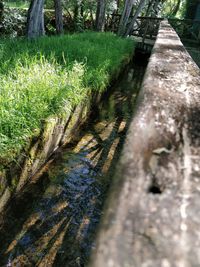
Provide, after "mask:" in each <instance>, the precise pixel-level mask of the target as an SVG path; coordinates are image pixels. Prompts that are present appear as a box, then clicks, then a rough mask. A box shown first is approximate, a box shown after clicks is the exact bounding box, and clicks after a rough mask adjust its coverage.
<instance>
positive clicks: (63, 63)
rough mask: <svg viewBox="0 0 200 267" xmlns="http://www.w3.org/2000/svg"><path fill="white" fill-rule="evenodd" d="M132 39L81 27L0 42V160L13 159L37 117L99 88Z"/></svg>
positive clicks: (59, 110) (34, 127)
mask: <svg viewBox="0 0 200 267" xmlns="http://www.w3.org/2000/svg"><path fill="white" fill-rule="evenodd" d="M132 52H133V41H132V40H128V39H126V40H125V39H121V38H119V37H117V36H115V35H114V34H111V33H94V32H86V33H81V34H73V35H63V36H60V37H43V38H40V39H37V40H34V41H27V40H25V39H13V40H8V39H4V40H1V41H0V160H1V161H3V160H4V159H5V158H6V159H11V158H14V157H15V156H16V155H17V153H19V152H20V150H21V149H22V148H23V146H24V145H25V144H26V143H27V141H28V140H29V139H30V138H31V137H32V136H33V135H34V133H35V132H37V131H38V129H40V128H41V123H42V121H43V120H45V119H47V118H48V117H49V116H51V115H53V114H55V113H56V114H61V113H62V111H63V108H65V109H67V112H70V111H71V109H72V108H73V107H74V106H75V105H77V104H79V103H80V102H81V101H83V99H84V98H85V97H86V96H87V95H88V94H89V93H92V92H95V91H103V90H105V88H106V87H107V86H108V84H109V82H110V80H111V78H112V77H113V75H115V73H116V72H117V71H119V68H120V67H121V64H122V61H123V60H125V59H126V58H128V57H130V54H131V53H132Z"/></svg>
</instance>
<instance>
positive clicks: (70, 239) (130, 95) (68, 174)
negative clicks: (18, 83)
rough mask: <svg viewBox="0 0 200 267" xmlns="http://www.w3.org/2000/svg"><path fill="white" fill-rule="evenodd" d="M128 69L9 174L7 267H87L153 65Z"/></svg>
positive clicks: (4, 201) (0, 257) (3, 257)
mask: <svg viewBox="0 0 200 267" xmlns="http://www.w3.org/2000/svg"><path fill="white" fill-rule="evenodd" d="M125 65H126V67H125V68H124V70H123V72H122V73H121V74H120V75H119V74H118V79H116V81H115V82H113V83H112V86H111V87H110V88H109V90H107V91H106V92H105V93H104V94H103V95H96V96H95V97H94V98H92V99H89V100H88V103H86V102H85V103H84V105H83V106H79V107H77V108H76V109H75V110H74V112H73V114H72V115H71V116H70V117H67V118H65V119H63V120H61V121H60V120H59V119H58V118H50V119H49V120H48V122H47V123H46V124H45V127H44V129H43V132H42V136H40V138H37V139H36V140H33V141H32V142H33V143H32V144H31V146H30V147H31V149H30V151H29V155H30V157H29V158H28V159H26V160H25V161H24V159H22V161H24V165H23V168H22V169H21V168H19V165H17V166H12V168H10V169H9V176H10V177H12V180H10V181H9V180H8V182H10V184H9V185H8V186H13V184H15V190H14V192H13V193H12V192H11V190H10V187H8V188H4V190H2V192H3V194H2V197H1V215H0V246H1V250H0V266H20V267H21V266H40V267H41V266H69V267H70V266H77V267H78V266H85V264H86V263H87V261H88V258H89V256H90V253H91V250H92V249H93V248H94V247H95V241H94V240H95V234H96V231H97V227H98V224H99V221H100V218H101V215H102V208H103V205H104V201H105V199H106V196H107V193H108V190H109V186H110V184H111V182H112V176H113V172H114V170H115V167H116V165H117V162H118V160H119V157H120V153H121V150H122V146H123V143H124V140H125V137H126V133H127V130H128V128H129V124H130V121H131V118H132V115H133V111H134V105H135V100H136V97H137V93H138V91H139V89H140V87H141V83H142V80H143V75H144V72H145V67H146V62H141V64H138V63H137V62H136V60H135V59H133V60H132V61H131V62H130V63H129V64H128V65H127V62H126V64H125ZM62 144H65V145H64V146H62ZM60 145H61V146H60ZM19 170H20V171H19ZM19 173H20V176H19ZM16 174H18V178H15V179H14V178H13V177H16ZM27 177H29V178H28V179H27ZM30 177H31V178H30ZM13 179H14V180H13ZM13 181H15V183H14V182H13Z"/></svg>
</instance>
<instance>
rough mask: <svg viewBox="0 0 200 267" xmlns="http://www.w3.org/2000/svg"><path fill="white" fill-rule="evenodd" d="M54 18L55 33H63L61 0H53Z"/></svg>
mask: <svg viewBox="0 0 200 267" xmlns="http://www.w3.org/2000/svg"><path fill="white" fill-rule="evenodd" d="M54 8H55V18H56V32H57V34H62V33H63V15H62V3H61V0H54Z"/></svg>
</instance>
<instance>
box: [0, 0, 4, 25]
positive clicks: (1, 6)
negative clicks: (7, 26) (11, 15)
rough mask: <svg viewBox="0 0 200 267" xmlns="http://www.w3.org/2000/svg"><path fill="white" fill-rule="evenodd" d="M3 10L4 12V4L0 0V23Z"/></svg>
mask: <svg viewBox="0 0 200 267" xmlns="http://www.w3.org/2000/svg"><path fill="white" fill-rule="evenodd" d="M3 12H4V4H3V1H2V0H0V23H1V21H2V19H3Z"/></svg>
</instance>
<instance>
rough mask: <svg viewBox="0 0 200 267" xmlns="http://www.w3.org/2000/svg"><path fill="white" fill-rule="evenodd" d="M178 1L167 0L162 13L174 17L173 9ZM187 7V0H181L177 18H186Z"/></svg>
mask: <svg viewBox="0 0 200 267" xmlns="http://www.w3.org/2000/svg"><path fill="white" fill-rule="evenodd" d="M176 3H177V0H166V1H164V4H163V7H162V12H161V15H162V16H164V17H167V18H171V17H173V16H172V14H173V10H174V7H175V5H176ZM185 9H186V0H181V4H180V8H179V10H178V12H177V14H176V18H184V15H185Z"/></svg>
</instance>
